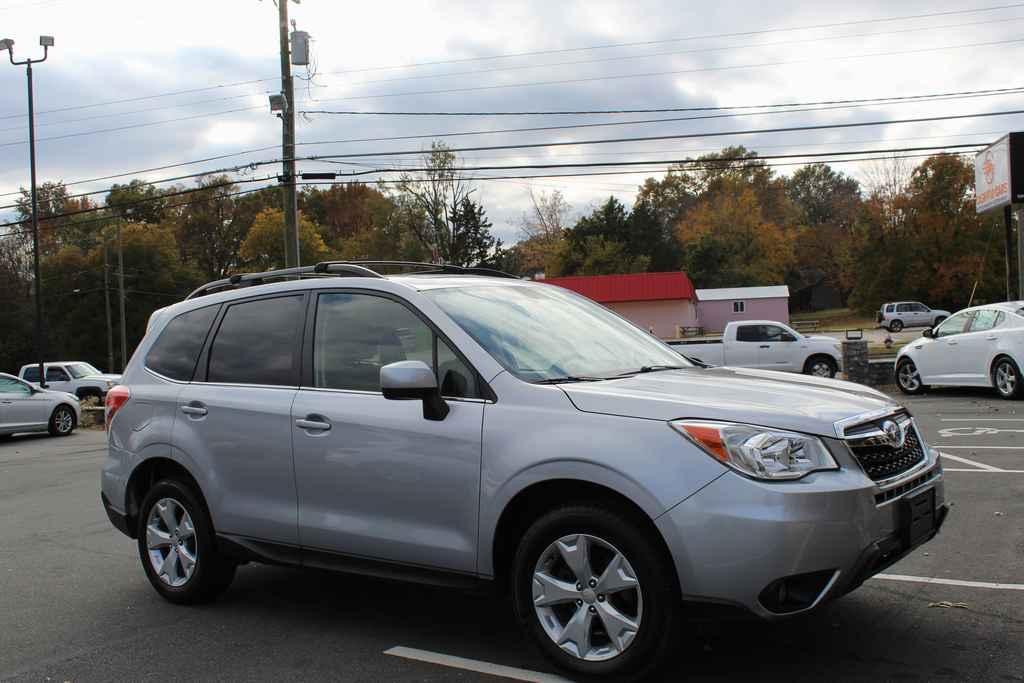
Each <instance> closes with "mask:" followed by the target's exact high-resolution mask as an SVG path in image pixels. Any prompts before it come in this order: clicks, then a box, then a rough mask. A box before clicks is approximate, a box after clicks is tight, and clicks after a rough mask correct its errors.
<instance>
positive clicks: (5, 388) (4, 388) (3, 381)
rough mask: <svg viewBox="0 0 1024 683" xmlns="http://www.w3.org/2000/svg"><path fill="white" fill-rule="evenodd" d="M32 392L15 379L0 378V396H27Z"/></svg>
mask: <svg viewBox="0 0 1024 683" xmlns="http://www.w3.org/2000/svg"><path fill="white" fill-rule="evenodd" d="M31 393H32V391H31V390H30V389H29V388H28V387H27V386H25V385H24V384H22V383H21V382H19V381H18V380H16V379H10V378H8V377H0V394H22V395H24V396H28V395H29V394H31Z"/></svg>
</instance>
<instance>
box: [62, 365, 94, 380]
mask: <svg viewBox="0 0 1024 683" xmlns="http://www.w3.org/2000/svg"><path fill="white" fill-rule="evenodd" d="M66 367H67V369H68V372H70V373H71V376H72V377H74V378H75V379H81V378H82V377H88V376H90V375H98V374H100V371H99V370H97V369H96V368H94V367H92V366H91V365H89V364H88V363H69V364H68V365H67V366H66Z"/></svg>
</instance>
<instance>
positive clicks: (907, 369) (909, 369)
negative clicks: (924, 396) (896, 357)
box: [896, 361, 921, 391]
mask: <svg viewBox="0 0 1024 683" xmlns="http://www.w3.org/2000/svg"><path fill="white" fill-rule="evenodd" d="M896 379H897V380H899V383H900V386H901V387H903V388H904V389H905V390H907V391H917V390H918V389H920V388H921V376H920V375H918V374H917V367H915V366H914V364H913V363H911V362H909V361H907V362H905V363H901V364H900V369H899V372H898V373H897V377H896Z"/></svg>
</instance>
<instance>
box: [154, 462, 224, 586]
mask: <svg viewBox="0 0 1024 683" xmlns="http://www.w3.org/2000/svg"><path fill="white" fill-rule="evenodd" d="M137 523H138V526H137V531H138V533H137V537H138V545H139V557H140V559H141V560H142V567H143V569H144V570H145V572H146V577H147V578H148V579H149V582H150V583H151V584H152V585H153V588H155V589H156V592H157V593H159V594H160V595H161V596H163V597H164V598H165V599H167V600H169V601H171V602H176V603H180V604H196V603H202V602H209V601H211V600H213V599H215V598H216V597H217V596H218V595H220V594H221V593H223V592H224V591H225V590H227V587H228V586H229V585H230V584H231V580H232V579H233V578H234V576H235V564H234V563H232V562H230V561H229V560H227V559H225V558H224V557H222V556H221V555H220V554H219V553H218V552H217V546H216V539H215V537H214V533H213V524H212V523H211V521H210V515H209V513H207V512H206V507H205V506H204V505H203V504H202V503H201V502H200V499H199V494H198V493H197V492H196V491H195V490H194V488H193V487H192V486H191V485H190V484H187V483H184V482H180V481H177V480H174V479H163V480H161V481H159V482H157V483H156V484H155V485H154V486H153V488H151V489H150V490H149V493H147V494H146V498H145V500H143V502H142V506H141V508H140V512H139V518H138V522H137Z"/></svg>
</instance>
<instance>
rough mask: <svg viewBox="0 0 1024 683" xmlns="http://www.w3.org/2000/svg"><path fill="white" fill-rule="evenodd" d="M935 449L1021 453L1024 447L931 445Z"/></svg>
mask: <svg viewBox="0 0 1024 683" xmlns="http://www.w3.org/2000/svg"><path fill="white" fill-rule="evenodd" d="M931 445H932V446H935V448H938V449H940V450H941V449H943V448H959V449H961V450H971V451H973V450H981V451H1020V450H1024V445H1021V446H949V445H946V444H944V443H943V444H931Z"/></svg>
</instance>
